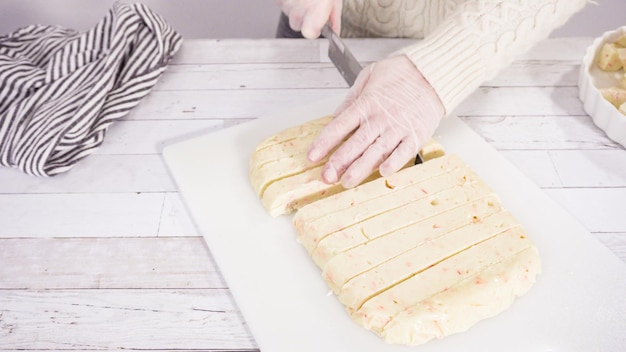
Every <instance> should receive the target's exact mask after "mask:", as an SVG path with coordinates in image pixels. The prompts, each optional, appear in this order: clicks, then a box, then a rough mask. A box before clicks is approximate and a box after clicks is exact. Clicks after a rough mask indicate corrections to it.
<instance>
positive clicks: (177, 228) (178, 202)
mask: <svg viewBox="0 0 626 352" xmlns="http://www.w3.org/2000/svg"><path fill="white" fill-rule="evenodd" d="M158 235H159V236H178V237H180V236H200V232H199V231H198V229H197V228H196V226H195V224H194V222H193V219H192V218H191V216H189V212H188V211H187V208H186V206H185V204H184V202H183V200H182V198H181V196H180V193H167V194H166V195H165V202H164V203H163V211H162V213H161V223H160V225H159V234H158Z"/></svg>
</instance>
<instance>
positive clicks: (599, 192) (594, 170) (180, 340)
mask: <svg viewBox="0 0 626 352" xmlns="http://www.w3.org/2000/svg"><path fill="white" fill-rule="evenodd" d="M348 42H349V43H350V45H351V46H352V47H353V48H354V49H353V50H354V52H355V55H356V56H357V58H358V59H359V60H360V61H362V62H369V61H374V60H377V59H379V58H382V57H383V56H384V55H385V54H386V53H388V52H391V51H392V50H395V49H397V48H399V47H401V46H403V45H406V44H407V43H408V41H405V40H349V41H348ZM590 43H591V39H590V38H575V39H553V40H548V41H545V42H542V43H540V44H539V45H538V46H537V47H536V48H535V49H533V50H532V51H531V52H529V53H528V54H526V55H525V56H523V57H521V58H519V60H518V61H516V62H515V63H513V65H512V66H510V67H509V68H508V69H506V70H504V71H503V72H501V74H500V75H499V76H498V77H497V78H496V79H494V80H492V81H490V82H487V83H486V84H485V85H484V86H483V87H481V88H480V89H479V90H478V91H476V92H475V94H473V95H472V96H471V97H470V98H469V99H468V100H467V101H466V102H465V103H463V104H462V106H460V107H459V108H458V110H457V111H456V112H455V113H456V114H458V115H459V116H461V117H462V118H463V120H464V121H466V122H467V123H468V124H469V125H470V126H471V127H472V128H474V129H475V130H476V131H477V132H478V133H479V134H481V135H482V136H483V137H484V138H485V139H486V140H487V141H489V142H490V143H491V144H492V145H493V146H494V147H495V148H497V149H498V150H500V151H501V153H502V154H503V155H505V156H506V157H507V158H508V159H509V160H510V161H511V162H513V163H514V164H515V165H516V166H518V167H519V168H520V169H521V170H522V171H523V172H524V173H526V174H527V175H528V177H530V178H531V179H532V180H533V181H534V182H535V183H536V184H538V185H539V186H540V187H541V188H543V189H545V192H547V193H548V194H549V195H550V196H551V197H553V198H554V199H555V200H557V201H558V202H559V203H561V204H562V206H563V207H565V208H566V209H567V210H569V211H570V212H571V213H572V214H573V215H574V216H575V217H576V218H578V219H579V220H580V221H581V222H582V223H583V224H584V225H585V226H586V227H587V229H588V230H589V231H590V232H591V233H593V234H594V235H595V236H596V237H597V238H598V239H599V240H600V241H602V242H603V243H604V244H605V245H606V246H607V247H608V248H610V249H611V250H612V251H613V252H614V253H615V254H616V255H617V256H619V257H620V258H621V259H622V260H624V261H626V216H625V215H626V151H625V150H624V149H623V148H622V147H621V146H619V145H618V144H616V143H614V142H612V141H611V140H609V139H608V138H607V137H606V136H605V135H604V133H603V132H602V131H600V130H599V129H598V128H596V127H595V126H594V125H593V123H592V122H591V120H590V119H589V117H588V116H587V115H586V114H585V112H584V111H583V109H582V104H581V102H580V101H579V100H578V98H577V93H578V88H577V77H578V69H579V62H580V59H581V58H582V56H583V53H584V49H585V48H586V47H587V45H589V44H590ZM325 52H326V44H325V43H324V42H323V41H305V40H302V41H299V40H295V41H290V40H272V39H268V40H198V41H187V42H186V43H185V44H184V45H183V47H182V49H181V51H180V52H179V54H178V55H177V57H176V59H175V61H174V63H173V64H172V66H171V67H170V69H169V70H168V71H167V72H166V73H165V75H164V76H163V77H162V79H161V81H160V82H159V84H158V85H157V86H156V87H155V89H154V91H153V92H152V93H151V94H150V95H149V96H148V97H147V98H146V99H145V100H144V101H143V102H142V104H141V105H140V106H138V107H137V108H136V109H135V110H134V111H133V112H132V113H131V114H130V115H129V116H128V117H127V118H125V119H124V120H123V121H120V122H118V123H116V124H114V125H113V126H112V127H111V128H110V130H109V134H108V136H107V138H106V141H105V143H104V145H103V146H102V147H101V148H100V149H99V150H98V151H97V152H96V154H95V155H92V156H90V157H88V158H87V159H85V160H83V161H81V162H80V163H79V164H78V165H77V166H76V167H75V168H74V169H73V170H71V171H70V172H69V173H68V174H65V175H61V176H58V177H55V178H51V179H40V178H34V177H31V176H26V175H24V174H21V173H20V172H18V171H16V170H11V169H1V170H0V350H2V351H5V350H44V349H46V350H48V349H49V350H96V349H98V350H100V349H122V348H123V349H142V350H173V349H175V350H192V349H201V350H211V351H222V350H237V351H247V350H255V349H256V344H255V341H254V338H253V337H252V336H251V335H250V333H249V331H248V330H247V329H246V324H245V321H244V320H243V319H242V317H241V315H240V313H239V311H238V309H237V306H236V303H235V302H234V301H233V299H232V297H231V296H230V294H229V291H228V288H227V286H226V284H225V283H224V280H223V279H222V277H221V276H220V272H219V269H218V268H217V267H216V266H215V264H214V262H213V261H212V258H211V253H210V248H208V247H207V246H206V244H205V243H204V241H203V239H202V237H200V235H199V234H198V232H197V230H196V229H195V228H194V226H193V223H192V222H191V220H190V219H189V217H188V215H187V214H186V211H185V208H184V205H183V203H182V201H181V198H180V196H179V193H178V192H177V189H176V186H175V184H174V183H173V182H172V180H171V179H170V176H169V175H168V172H167V170H166V168H165V165H164V163H163V160H162V158H161V155H160V150H161V148H162V146H163V145H164V144H166V143H169V142H172V141H176V140H181V139H184V138H188V137H190V136H191V135H197V134H199V133H207V132H210V131H216V130H219V129H222V128H227V127H228V126H231V125H234V124H238V123H243V122H245V121H248V120H250V119H254V118H257V117H258V116H260V115H261V114H262V113H264V112H267V111H271V110H276V109H280V108H282V107H285V108H288V107H292V106H296V105H297V104H301V103H310V102H314V101H316V100H319V99H323V98H326V97H328V96H330V95H334V94H341V93H342V92H345V90H346V85H345V83H344V82H343V81H342V79H341V77H340V76H339V74H338V73H337V72H336V70H335V68H334V67H333V66H332V65H331V64H330V63H329V62H328V59H327V58H326V55H325ZM216 152H219V151H216ZM215 171H216V172H227V170H215ZM590 265H592V263H590ZM625 279H626V278H625Z"/></svg>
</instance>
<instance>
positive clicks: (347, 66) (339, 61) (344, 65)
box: [322, 23, 363, 87]
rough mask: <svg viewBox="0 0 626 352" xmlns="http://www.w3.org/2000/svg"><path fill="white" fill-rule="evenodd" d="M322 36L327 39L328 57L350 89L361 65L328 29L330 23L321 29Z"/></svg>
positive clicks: (330, 29) (331, 30)
mask: <svg viewBox="0 0 626 352" xmlns="http://www.w3.org/2000/svg"><path fill="white" fill-rule="evenodd" d="M322 35H323V36H324V37H326V38H328V57H329V58H330V61H332V62H333V64H334V65H335V67H337V70H339V73H341V76H342V77H343V79H344V80H346V83H348V85H349V86H350V87H352V85H353V84H354V81H356V77H357V76H358V75H359V72H361V70H362V69H363V67H361V64H360V63H359V62H358V61H357V59H356V58H355V57H354V55H352V53H351V52H350V50H348V47H347V46H346V45H345V44H344V43H343V41H342V40H341V38H339V36H338V35H337V33H335V31H333V29H332V28H330V23H326V25H324V27H323V28H322Z"/></svg>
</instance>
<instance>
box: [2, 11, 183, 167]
mask: <svg viewBox="0 0 626 352" xmlns="http://www.w3.org/2000/svg"><path fill="white" fill-rule="evenodd" d="M181 42H182V38H181V36H180V35H179V34H178V33H177V32H176V31H174V30H173V29H172V28H171V27H170V26H169V25H168V24H167V23H166V22H165V20H164V19H163V18H162V17H160V16H159V15H158V14H156V13H154V12H153V11H151V10H150V9H149V8H148V7H146V6H145V5H143V4H133V5H126V4H122V3H116V4H114V5H113V7H112V8H111V10H110V11H109V12H108V14H107V15H106V16H105V17H104V19H102V20H101V21H100V22H99V23H98V24H97V25H96V26H95V27H93V28H92V29H90V30H88V31H85V32H76V31H74V30H70V29H64V28H60V27H56V26H41V25H33V26H28V27H25V28H22V29H19V30H17V31H15V32H14V33H11V34H8V35H5V36H0V165H3V166H8V167H14V168H19V169H20V170H22V171H24V172H26V173H28V174H31V175H38V176H53V175H56V174H59V173H62V172H65V171H67V170H69V169H70V168H72V166H74V164H75V163H76V162H77V161H79V160H81V159H82V158H84V157H85V156H87V155H89V154H90V153H92V152H93V151H94V150H95V149H96V148H98V147H99V146H100V145H101V144H102V141H103V140H104V136H105V133H106V130H107V128H108V127H109V125H111V123H113V122H114V121H115V120H117V119H120V118H121V117H123V116H124V115H126V114H127V113H128V112H129V111H130V110H131V109H132V108H133V107H134V106H136V105H137V104H138V103H139V101H140V100H141V99H142V98H143V97H144V96H146V95H147V94H148V93H149V92H150V90H151V89H152V87H153V86H154V84H155V83H156V81H157V80H158V78H159V77H160V76H161V74H162V73H163V71H164V70H165V69H166V67H167V64H168V63H169V62H170V60H171V59H172V56H173V55H174V54H175V53H176V51H177V50H178V48H179V47H180V44H181Z"/></svg>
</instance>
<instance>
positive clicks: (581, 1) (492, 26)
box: [401, 0, 587, 114]
mask: <svg viewBox="0 0 626 352" xmlns="http://www.w3.org/2000/svg"><path fill="white" fill-rule="evenodd" d="M586 3H587V0H468V1H464V2H462V3H461V4H459V6H458V7H457V9H456V11H454V12H453V13H451V14H450V15H449V16H448V17H447V18H446V19H445V20H444V21H442V22H441V24H440V25H439V26H438V27H437V28H436V29H435V30H434V31H433V32H432V33H430V34H429V35H427V36H426V38H424V40H422V41H420V42H419V43H417V44H415V45H412V46H409V47H406V48H404V49H402V50H401V52H402V53H404V54H406V55H407V56H408V57H409V58H410V59H411V61H413V63H414V64H415V65H416V67H417V68H418V69H419V70H420V72H421V73H422V75H423V76H424V77H425V78H426V80H427V81H428V82H429V83H430V84H431V85H432V86H433V88H434V89H435V91H436V92H437V94H438V95H439V98H440V99H441V101H442V103H443V105H444V107H445V109H446V114H447V113H449V112H451V111H452V110H454V109H455V108H456V107H457V105H458V104H459V103H460V102H461V101H463V100H464V99H465V98H466V97H467V96H468V95H469V94H471V93H472V92H473V91H474V90H475V89H476V88H478V86H479V85H480V84H482V83H483V82H484V81H486V80H489V79H491V78H493V77H494V76H495V75H496V74H497V73H498V72H499V71H500V69H501V68H503V67H504V66H506V65H508V64H510V63H511V61H513V59H514V58H515V57H516V56H517V55H518V54H521V53H523V52H524V51H526V50H527V49H529V48H530V47H531V46H532V45H534V44H535V43H537V42H538V41H540V40H542V39H545V38H546V37H547V36H548V34H549V33H550V32H551V31H552V30H553V29H555V28H557V27H559V26H561V25H562V24H563V23H565V22H566V21H567V20H568V19H569V17H570V16H571V15H573V14H574V13H575V12H577V11H578V10H580V9H582V8H583V7H584V6H585V4H586Z"/></svg>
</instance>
